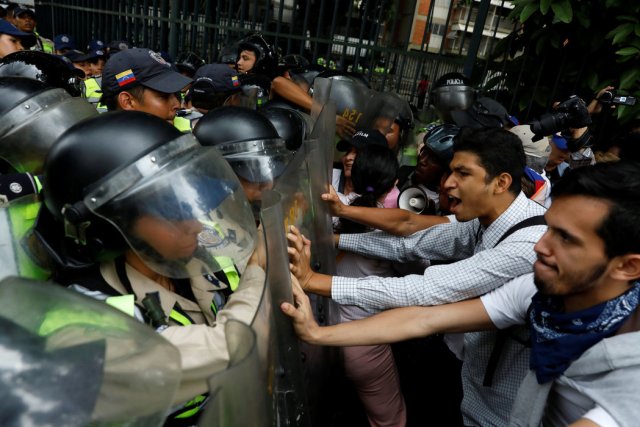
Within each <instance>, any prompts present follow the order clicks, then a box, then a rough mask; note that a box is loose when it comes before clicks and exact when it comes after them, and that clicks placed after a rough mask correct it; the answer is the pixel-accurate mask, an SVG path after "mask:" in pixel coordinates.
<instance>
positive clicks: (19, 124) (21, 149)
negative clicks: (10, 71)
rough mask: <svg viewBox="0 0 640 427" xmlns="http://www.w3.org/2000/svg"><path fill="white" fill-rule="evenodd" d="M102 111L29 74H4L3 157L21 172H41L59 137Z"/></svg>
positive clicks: (0, 88) (0, 98)
mask: <svg viewBox="0 0 640 427" xmlns="http://www.w3.org/2000/svg"><path fill="white" fill-rule="evenodd" d="M97 114H98V112H97V111H96V109H95V108H93V107H92V106H91V104H89V103H87V102H86V101H84V100H83V99H80V98H73V97H71V96H70V95H69V94H68V93H67V92H65V91H64V90H62V89H60V88H55V87H50V86H47V85H46V84H44V83H42V82H40V81H38V80H33V79H29V78H25V77H0V116H2V121H1V122H0V158H2V159H3V160H4V161H5V162H7V163H8V164H9V165H10V166H11V167H12V168H13V169H14V170H16V171H18V172H31V173H40V172H41V171H42V166H43V163H44V159H45V157H46V155H47V152H48V151H49V149H50V148H51V146H52V145H53V143H54V142H55V140H56V138H57V137H58V136H60V135H61V134H62V133H63V132H65V131H66V130H67V129H68V128H70V127H71V126H72V125H74V124H76V123H78V122H80V121H82V120H84V119H86V118H89V117H93V116H96V115H97Z"/></svg>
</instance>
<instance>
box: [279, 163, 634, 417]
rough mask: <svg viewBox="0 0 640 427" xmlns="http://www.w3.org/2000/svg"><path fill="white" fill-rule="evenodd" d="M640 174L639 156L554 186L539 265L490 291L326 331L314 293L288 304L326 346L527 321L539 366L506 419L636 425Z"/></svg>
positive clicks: (306, 332) (308, 336)
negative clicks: (314, 307) (315, 310)
mask: <svg viewBox="0 0 640 427" xmlns="http://www.w3.org/2000/svg"><path fill="white" fill-rule="evenodd" d="M639 177H640V165H638V164H632V163H627V164H611V163H609V164H601V165H596V166H593V167H587V168H582V169H579V170H576V171H571V172H569V173H568V174H567V176H566V177H565V178H564V179H563V180H562V181H560V182H559V183H558V184H557V185H556V186H555V187H554V189H553V197H554V202H553V204H552V206H551V208H550V209H549V211H548V212H547V213H546V214H545V218H546V220H547V223H548V226H549V228H548V231H547V232H546V233H545V234H544V235H543V236H542V237H541V239H540V240H539V241H538V243H537V244H536V246H535V252H536V257H537V261H536V262H535V264H534V273H533V274H526V275H523V276H520V277H518V278H516V279H514V280H512V281H510V282H508V283H506V284H505V285H503V286H502V287H501V288H498V289H497V290H495V291H493V292H491V293H489V294H487V295H485V296H483V297H481V298H476V299H471V300H468V301H464V302H460V303H456V304H451V305H443V306H439V307H408V308H401V309H397V310H390V311H387V312H385V313H381V314H379V315H377V316H374V317H371V318H368V319H364V320H359V321H355V322H350V323H346V324H340V325H335V326H330V327H324V328H321V327H318V325H317V324H316V323H315V321H314V320H313V315H312V313H311V310H310V308H309V303H308V298H307V297H306V296H305V295H304V293H303V292H302V291H301V290H300V289H299V288H294V295H295V303H296V306H295V307H294V306H293V305H291V304H289V303H283V304H282V310H283V311H284V312H285V313H286V314H288V315H289V316H291V317H292V318H293V319H294V326H295V328H296V331H297V332H298V334H299V335H300V336H301V337H302V338H303V339H304V340H307V341H309V342H311V343H315V344H325V345H371V344H380V343H388V342H394V341H398V340H403V339H408V338H412V337H417V336H424V335H429V334H433V333H437V332H461V331H473V330H485V329H494V328H501V329H503V328H507V327H509V326H512V325H525V324H526V325H528V328H529V331H530V334H531V338H530V339H531V355H530V361H529V363H530V369H531V370H530V371H529V373H528V374H527V376H526V378H525V379H524V381H523V382H522V383H521V385H520V387H519V390H518V394H517V398H516V401H515V405H514V408H513V411H512V413H511V418H510V421H509V425H514V426H515V425H517V426H525V425H526V426H537V425H545V426H547V425H549V426H565V425H568V424H571V425H576V426H577V425H585V426H587V425H600V426H614V425H615V426H634V425H636V424H637V420H638V417H639V416H640V405H639V403H640V401H639V400H638V398H637V397H636V394H637V393H636V385H637V383H636V381H635V378H636V375H638V373H639V372H640V359H639V358H638V356H637V354H636V353H637V352H636V348H637V345H638V340H639V339H640V334H639V333H638V330H639V328H638V322H637V311H638V307H639V305H640V282H639V279H640V247H639V246H638V242H639V241H640V228H639V227H638V224H639V223H640V218H638V213H639V212H640V199H639V197H638V196H639V195H640V180H639ZM498 363H499V364H501V365H505V364H507V363H508V362H507V361H506V360H504V359H502V360H501V361H500V362H498ZM496 421H497V420H495V419H494V420H493V423H495V422H496ZM572 423H576V424H572ZM580 423H581V424H580ZM484 425H487V424H484Z"/></svg>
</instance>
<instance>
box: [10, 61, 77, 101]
mask: <svg viewBox="0 0 640 427" xmlns="http://www.w3.org/2000/svg"><path fill="white" fill-rule="evenodd" d="M9 76H14V77H28V78H30V79H35V80H39V81H41V82H43V83H45V84H47V85H48V86H52V87H59V88H62V89H64V90H66V91H67V92H68V93H69V95H71V96H80V95H81V94H82V84H81V83H82V79H81V78H82V77H84V72H82V71H81V70H79V69H77V68H75V67H74V66H73V64H71V63H69V62H66V61H64V60H63V59H62V58H60V57H58V56H55V55H50V54H48V53H44V52H38V51H33V50H23V51H19V52H14V53H12V54H10V55H7V56H5V57H4V58H2V60H0V77H9Z"/></svg>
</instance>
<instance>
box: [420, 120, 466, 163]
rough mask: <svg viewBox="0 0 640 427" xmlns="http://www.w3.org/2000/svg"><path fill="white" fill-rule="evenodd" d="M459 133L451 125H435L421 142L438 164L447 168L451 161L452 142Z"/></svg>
mask: <svg viewBox="0 0 640 427" xmlns="http://www.w3.org/2000/svg"><path fill="white" fill-rule="evenodd" d="M458 132H460V128H459V127H458V126H456V125H452V124H448V123H445V124H442V125H437V126H434V127H432V128H430V129H429V130H427V133H426V134H425V135H424V138H423V142H424V145H425V147H428V148H429V149H430V150H431V152H432V153H433V154H434V155H435V156H436V158H437V159H438V163H440V164H441V165H442V166H444V167H446V168H448V167H449V163H451V160H452V159H453V140H454V139H455V137H456V136H457V135H458Z"/></svg>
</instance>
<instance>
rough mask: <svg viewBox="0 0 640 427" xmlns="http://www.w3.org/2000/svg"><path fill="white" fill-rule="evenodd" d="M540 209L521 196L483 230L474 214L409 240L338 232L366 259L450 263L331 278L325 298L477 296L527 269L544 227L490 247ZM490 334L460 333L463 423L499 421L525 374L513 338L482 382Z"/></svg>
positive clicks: (379, 302)
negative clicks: (418, 270)
mask: <svg viewBox="0 0 640 427" xmlns="http://www.w3.org/2000/svg"><path fill="white" fill-rule="evenodd" d="M544 212H545V209H544V208H543V207H542V206H540V205H539V204H537V203H535V202H533V201H531V200H528V199H527V198H526V196H525V195H524V194H523V193H520V194H519V195H518V197H517V198H516V199H515V200H514V201H513V202H512V203H511V205H510V206H509V208H508V209H507V210H506V211H505V212H503V213H502V215H500V216H499V217H498V218H497V219H496V220H495V221H494V222H493V223H491V224H490V225H489V226H488V227H486V228H484V227H482V226H481V224H480V222H479V221H478V220H477V219H475V220H472V221H467V222H461V223H449V224H441V225H436V226H433V227H430V228H428V229H426V230H423V231H419V232H417V233H415V234H413V235H411V236H408V237H396V236H392V235H389V234H387V233H383V232H381V231H375V232H372V233H365V234H354V235H341V236H340V244H339V248H340V249H343V250H348V251H351V252H355V253H357V254H360V255H365V256H368V257H372V258H380V259H390V260H395V261H400V262H407V261H414V260H417V259H429V260H432V261H433V260H455V261H457V262H454V263H451V264H446V265H434V266H431V267H429V268H427V269H426V270H425V272H424V274H422V275H409V276H405V277H400V278H386V277H385V278H380V277H365V278H359V279H356V278H345V277H333V279H332V287H331V296H332V298H333V299H334V300H336V301H337V302H339V303H341V304H352V305H359V306H361V307H363V308H364V309H366V310H369V311H380V310H385V309H388V308H393V307H404V306H412V305H422V306H427V305H438V304H446V303H451V302H455V301H462V300H465V299H469V298H474V297H477V296H480V295H483V294H485V293H487V292H489V291H491V290H493V289H495V288H497V287H499V286H502V285H503V284H504V283H506V282H508V281H509V280H511V279H513V278H514V277H518V276H521V275H523V274H527V273H530V272H531V271H532V265H533V262H534V261H535V259H536V256H535V253H534V251H533V246H534V245H535V243H536V242H537V241H538V240H539V239H540V237H541V236H542V234H543V233H544V232H545V230H546V227H545V226H542V225H539V226H531V227H526V228H523V229H520V230H518V231H516V232H514V233H513V234H511V235H510V236H509V237H507V238H506V239H504V240H503V241H502V242H501V243H500V244H499V245H497V246H496V244H497V242H498V240H500V238H501V237H502V235H503V234H504V233H505V232H506V231H507V230H509V229H510V228H511V227H513V226H514V225H515V224H517V223H519V222H520V221H522V220H524V219H526V218H529V217H532V216H536V215H542V214H544ZM495 334H496V333H495V332H480V333H472V334H465V355H466V356H472V357H465V360H464V364H463V368H462V370H463V372H462V374H463V381H462V382H463V390H464V398H463V402H462V412H463V416H464V421H465V425H470V426H471V425H478V426H494V425H495V426H502V425H506V424H507V422H508V416H509V412H510V411H511V406H512V404H513V399H514V398H515V395H516V392H517V389H518V385H519V384H520V381H521V380H522V379H523V378H524V376H525V374H526V372H527V371H528V350H527V349H526V348H524V347H523V346H522V345H521V344H518V343H517V342H515V341H513V340H507V344H506V345H505V347H504V350H503V352H502V355H501V363H500V364H499V366H498V368H497V369H496V372H495V374H494V376H493V386H492V387H490V388H488V387H483V386H482V381H483V378H484V373H485V370H486V367H487V362H488V360H489V356H490V354H491V351H492V349H493V344H494V342H495Z"/></svg>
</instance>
